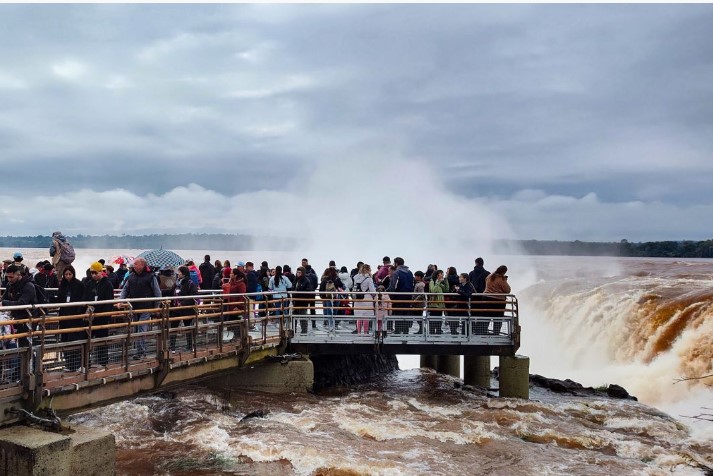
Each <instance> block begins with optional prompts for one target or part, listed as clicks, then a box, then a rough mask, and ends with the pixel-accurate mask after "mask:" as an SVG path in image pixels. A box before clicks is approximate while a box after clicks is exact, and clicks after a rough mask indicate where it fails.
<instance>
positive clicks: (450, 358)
mask: <svg viewBox="0 0 713 476" xmlns="http://www.w3.org/2000/svg"><path fill="white" fill-rule="evenodd" d="M436 371H438V373H441V374H447V375H450V376H451V377H456V378H460V355H439V356H438V359H437V361H436Z"/></svg>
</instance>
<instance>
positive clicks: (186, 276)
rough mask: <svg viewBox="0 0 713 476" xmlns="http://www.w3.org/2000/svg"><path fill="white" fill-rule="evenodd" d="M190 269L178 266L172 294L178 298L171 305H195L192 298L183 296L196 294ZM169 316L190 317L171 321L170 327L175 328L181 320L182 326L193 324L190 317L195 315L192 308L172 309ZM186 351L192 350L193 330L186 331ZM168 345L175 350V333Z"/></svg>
mask: <svg viewBox="0 0 713 476" xmlns="http://www.w3.org/2000/svg"><path fill="white" fill-rule="evenodd" d="M190 275H191V271H190V270H189V269H188V267H187V266H181V267H180V268H178V273H177V279H176V286H175V288H174V294H175V296H176V297H177V298H178V299H176V300H175V301H174V302H173V306H176V307H184V306H195V304H196V301H195V299H194V298H188V297H184V296H195V295H197V294H198V288H197V287H196V283H194V282H193V281H191V277H190ZM170 316H171V317H181V316H187V317H189V316H190V317H191V318H189V319H177V320H175V321H171V329H175V328H176V327H178V326H179V325H180V323H181V322H183V326H184V327H190V326H192V325H193V319H192V317H193V316H195V311H194V310H193V309H175V310H174V309H172V310H171V313H170ZM185 335H186V351H188V352H192V351H193V332H190V331H189V332H186V333H185ZM169 346H170V348H171V350H172V351H175V350H176V333H175V332H172V333H171V336H170V338H169Z"/></svg>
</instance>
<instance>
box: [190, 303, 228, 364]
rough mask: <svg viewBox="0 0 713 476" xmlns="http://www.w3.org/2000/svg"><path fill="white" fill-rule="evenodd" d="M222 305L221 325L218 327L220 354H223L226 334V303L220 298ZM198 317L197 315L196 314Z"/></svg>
mask: <svg viewBox="0 0 713 476" xmlns="http://www.w3.org/2000/svg"><path fill="white" fill-rule="evenodd" d="M218 302H219V303H220V325H219V326H218V352H220V353H221V354H222V353H223V332H225V314H224V313H225V303H224V301H223V298H222V297H221V298H218ZM196 315H197V314H196Z"/></svg>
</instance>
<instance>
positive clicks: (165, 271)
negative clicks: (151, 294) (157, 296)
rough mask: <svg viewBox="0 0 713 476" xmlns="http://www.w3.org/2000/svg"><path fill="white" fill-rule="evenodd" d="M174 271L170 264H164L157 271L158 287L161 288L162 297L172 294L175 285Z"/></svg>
mask: <svg viewBox="0 0 713 476" xmlns="http://www.w3.org/2000/svg"><path fill="white" fill-rule="evenodd" d="M176 281H177V277H176V273H174V272H173V268H172V267H170V266H164V267H163V268H161V270H160V271H159V272H158V288H159V289H160V290H161V296H162V297H170V296H173V294H174V289H175V287H176Z"/></svg>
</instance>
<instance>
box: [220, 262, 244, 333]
mask: <svg viewBox="0 0 713 476" xmlns="http://www.w3.org/2000/svg"><path fill="white" fill-rule="evenodd" d="M222 289H223V294H245V293H246V292H247V284H246V283H245V274H244V273H243V272H242V271H240V270H239V269H237V268H234V269H232V270H230V275H229V278H228V282H227V283H225V284H223V286H222ZM225 310H226V311H235V310H240V311H244V310H245V298H244V297H240V296H227V297H225ZM241 317H242V316H241V315H237V316H235V315H228V316H226V318H225V320H226V321H235V320H237V319H240V318H241Z"/></svg>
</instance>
